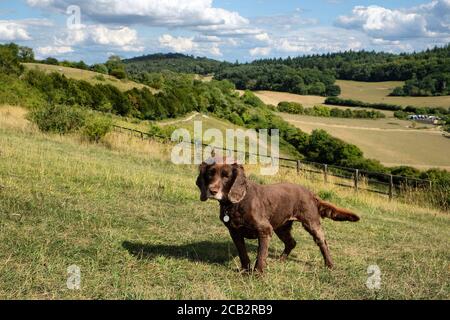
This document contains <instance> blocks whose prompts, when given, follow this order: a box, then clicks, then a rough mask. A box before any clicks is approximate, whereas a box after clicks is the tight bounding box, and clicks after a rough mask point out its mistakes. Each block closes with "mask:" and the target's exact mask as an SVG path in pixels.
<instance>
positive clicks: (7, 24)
mask: <svg viewBox="0 0 450 320" xmlns="http://www.w3.org/2000/svg"><path fill="white" fill-rule="evenodd" d="M0 40H2V41H16V40H31V37H30V35H29V34H28V31H27V27H26V25H25V24H23V23H20V22H16V21H9V20H0Z"/></svg>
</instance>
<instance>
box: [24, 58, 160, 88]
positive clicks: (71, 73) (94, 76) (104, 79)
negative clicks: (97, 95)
mask: <svg viewBox="0 0 450 320" xmlns="http://www.w3.org/2000/svg"><path fill="white" fill-rule="evenodd" d="M24 65H25V67H26V68H28V69H38V70H41V71H45V72H48V73H50V72H57V73H60V74H64V75H65V76H66V77H68V78H71V79H75V80H84V81H87V82H89V83H91V84H110V85H113V86H115V87H117V88H118V89H120V90H121V91H127V90H131V89H133V88H137V89H142V88H144V87H145V88H148V89H149V90H151V91H153V92H156V91H157V90H156V89H153V88H151V87H149V86H146V85H143V84H141V83H137V82H134V81H131V80H128V79H124V80H119V79H117V78H115V77H113V76H109V75H106V74H101V73H97V72H94V71H89V70H82V69H76V68H69V67H63V66H57V65H49V64H41V63H24Z"/></svg>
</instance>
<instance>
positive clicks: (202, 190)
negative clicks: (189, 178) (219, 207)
mask: <svg viewBox="0 0 450 320" xmlns="http://www.w3.org/2000/svg"><path fill="white" fill-rule="evenodd" d="M207 166H208V164H206V162H203V163H202V164H201V165H200V166H199V167H198V169H199V173H198V177H197V181H196V182H195V184H196V185H197V187H198V188H199V189H200V201H206V200H208V195H207V193H206V182H205V172H206V167H207Z"/></svg>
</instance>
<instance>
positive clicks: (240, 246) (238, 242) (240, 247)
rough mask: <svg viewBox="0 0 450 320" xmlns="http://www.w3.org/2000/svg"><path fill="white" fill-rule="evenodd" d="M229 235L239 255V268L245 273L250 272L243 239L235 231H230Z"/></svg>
mask: <svg viewBox="0 0 450 320" xmlns="http://www.w3.org/2000/svg"><path fill="white" fill-rule="evenodd" d="M230 235H231V238H232V239H233V242H234V245H235V246H236V249H237V251H238V253H239V259H240V260H241V267H242V269H243V270H245V271H249V270H250V258H249V257H248V253H247V247H246V246H245V239H244V237H243V236H242V235H241V234H240V233H239V232H237V231H236V230H232V229H230Z"/></svg>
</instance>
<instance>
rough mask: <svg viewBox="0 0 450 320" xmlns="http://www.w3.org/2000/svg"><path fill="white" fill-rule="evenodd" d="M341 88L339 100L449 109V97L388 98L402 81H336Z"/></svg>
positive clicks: (400, 85) (401, 84)
mask: <svg viewBox="0 0 450 320" xmlns="http://www.w3.org/2000/svg"><path fill="white" fill-rule="evenodd" d="M336 84H337V85H338V86H339V87H341V94H340V96H339V97H340V98H343V99H353V100H360V101H363V102H370V103H390V104H396V105H400V106H416V107H444V108H449V107H450V96H441V97H439V96H438V97H390V96H389V94H390V93H391V92H392V90H394V88H395V87H402V86H403V82H402V81H385V82H361V81H349V80H337V81H336Z"/></svg>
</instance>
